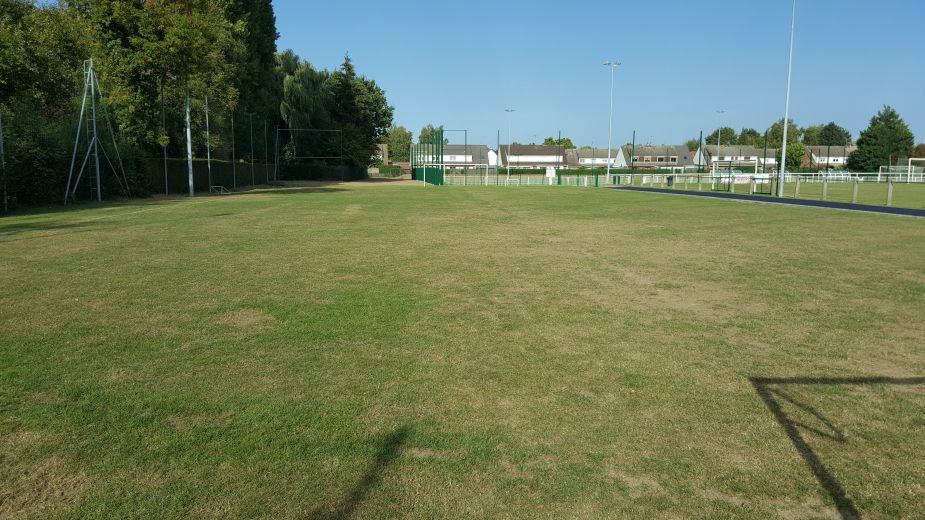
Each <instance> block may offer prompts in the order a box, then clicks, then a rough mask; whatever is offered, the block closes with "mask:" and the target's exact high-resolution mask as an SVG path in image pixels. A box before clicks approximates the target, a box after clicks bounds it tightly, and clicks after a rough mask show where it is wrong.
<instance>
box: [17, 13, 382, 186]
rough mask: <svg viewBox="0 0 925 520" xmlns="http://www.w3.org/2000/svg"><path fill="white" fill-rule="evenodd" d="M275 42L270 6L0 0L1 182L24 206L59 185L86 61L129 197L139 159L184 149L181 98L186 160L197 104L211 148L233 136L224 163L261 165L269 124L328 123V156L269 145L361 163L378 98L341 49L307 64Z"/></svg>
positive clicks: (195, 137) (308, 148)
mask: <svg viewBox="0 0 925 520" xmlns="http://www.w3.org/2000/svg"><path fill="white" fill-rule="evenodd" d="M277 38H278V34H277V31H276V18H275V14H274V12H273V6H272V3H271V0H146V1H144V2H125V1H118V0H70V1H67V2H65V1H60V2H57V3H44V4H35V3H33V2H32V1H30V0H5V1H2V2H0V118H2V125H3V126H2V128H3V132H4V135H5V144H6V146H5V149H6V150H5V151H6V154H5V159H6V160H5V165H6V166H5V167H4V168H3V170H2V172H0V173H2V175H3V179H2V181H3V184H4V185H5V186H6V189H7V191H8V192H9V194H10V195H11V196H13V197H16V198H18V199H19V200H20V201H22V202H26V203H32V202H43V201H48V200H57V199H58V198H59V197H60V195H61V193H63V189H64V179H65V177H66V175H67V170H68V167H69V162H70V159H71V152H72V151H71V147H72V146H73V142H74V136H75V132H76V128H77V119H78V117H77V116H78V114H79V112H80V102H81V97H82V94H83V81H84V78H83V72H82V63H83V62H84V60H87V59H89V58H92V59H93V60H94V64H95V66H96V70H97V73H98V75H99V78H100V83H101V87H102V89H103V94H104V96H103V103H104V106H103V107H101V110H103V111H105V113H106V114H107V116H108V117H109V119H110V120H111V121H112V123H113V129H114V132H113V133H115V134H116V135H115V138H116V141H117V143H118V146H119V149H120V152H121V155H122V157H123V159H125V160H126V170H127V172H126V173H127V174H128V177H129V180H130V184H132V187H133V190H132V191H133V192H134V193H136V194H137V193H145V192H146V191H152V189H153V187H152V186H147V184H149V181H148V178H149V176H146V175H144V164H145V159H148V158H152V157H161V156H169V157H183V156H185V153H186V142H185V129H184V126H185V120H184V108H185V103H186V100H187V96H188V98H189V100H190V104H191V127H192V132H191V134H192V135H191V137H192V146H193V150H194V154H195V155H196V156H197V157H205V155H206V135H205V108H206V107H205V104H206V103H208V111H209V118H210V124H211V132H210V136H209V143H210V151H211V152H212V153H213V156H216V155H217V156H219V157H223V158H224V157H228V154H229V151H230V149H231V143H232V142H236V143H237V144H238V146H237V155H236V157H237V158H238V159H243V160H262V159H263V156H264V155H265V154H266V152H265V151H266V150H267V148H270V149H273V148H275V146H276V145H277V143H276V142H275V132H273V131H272V129H273V128H275V127H277V126H278V127H281V128H284V129H285V128H303V129H334V130H337V131H338V132H339V138H338V140H337V141H338V142H337V146H336V148H337V149H336V152H334V151H332V150H330V149H329V148H331V147H332V146H333V145H331V143H330V142H328V141H330V140H327V141H325V140H321V139H319V138H317V137H312V134H311V133H308V132H304V133H299V134H297V133H294V132H290V133H285V132H284V133H283V134H282V135H284V136H285V140H284V139H283V138H281V139H280V142H279V143H278V144H279V147H280V148H281V153H282V154H283V157H288V158H289V160H295V158H296V157H301V156H325V157H331V156H334V155H336V156H337V160H336V162H338V163H343V164H348V165H354V166H364V167H365V166H366V165H368V164H369V163H370V161H371V160H372V157H373V156H374V154H375V153H376V145H377V143H378V141H379V140H380V139H381V136H382V135H384V134H385V131H386V130H387V129H388V127H389V126H390V125H391V123H392V114H393V109H392V107H390V106H389V105H388V102H387V100H386V96H385V92H384V91H383V90H382V89H381V88H380V87H379V86H378V85H377V84H376V83H375V81H374V80H371V79H368V78H365V77H363V76H362V75H359V74H358V73H357V72H356V70H355V68H354V65H353V63H352V61H351V59H350V57H349V56H345V58H344V62H343V64H342V65H341V66H340V67H339V68H338V69H337V70H334V71H326V70H318V69H316V68H315V67H313V66H312V65H311V64H310V63H309V62H308V61H307V60H305V59H303V58H300V57H299V56H297V55H296V54H295V53H293V52H292V51H286V52H282V53H278V52H277V47H276V40H277ZM254 141H256V143H255V144H252V143H254ZM258 150H259V152H258ZM327 161H329V162H330V161H331V160H330V159H328V160H327Z"/></svg>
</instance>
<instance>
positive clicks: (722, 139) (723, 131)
mask: <svg viewBox="0 0 925 520" xmlns="http://www.w3.org/2000/svg"><path fill="white" fill-rule="evenodd" d="M737 138H738V132H736V131H735V129H734V128H732V127H729V126H724V127H722V128H718V129H716V130H713V133H712V134H710V135H708V136H706V137H705V138H704V140H703V143H704V144H705V145H706V144H711V145H716V143H717V141H719V143H720V144H731V143H735V142H736V139H737Z"/></svg>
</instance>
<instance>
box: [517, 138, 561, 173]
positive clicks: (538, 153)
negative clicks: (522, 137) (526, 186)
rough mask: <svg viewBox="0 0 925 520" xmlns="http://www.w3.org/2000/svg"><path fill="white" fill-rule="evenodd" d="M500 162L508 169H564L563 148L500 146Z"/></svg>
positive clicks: (532, 145) (535, 145)
mask: <svg viewBox="0 0 925 520" xmlns="http://www.w3.org/2000/svg"><path fill="white" fill-rule="evenodd" d="M501 162H502V164H503V165H504V166H505V167H510V168H547V167H553V168H565V167H566V163H565V148H564V147H562V146H554V145H553V146H549V145H538V144H511V145H501Z"/></svg>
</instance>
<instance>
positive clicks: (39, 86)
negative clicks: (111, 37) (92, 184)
mask: <svg viewBox="0 0 925 520" xmlns="http://www.w3.org/2000/svg"><path fill="white" fill-rule="evenodd" d="M88 33H89V28H88V27H87V26H86V25H85V24H84V23H83V22H82V21H81V20H80V19H79V18H78V17H77V16H76V15H75V13H73V12H72V11H70V10H68V9H67V8H66V7H65V6H61V5H48V6H44V7H42V8H38V7H36V6H34V5H33V4H32V2H26V1H21V0H15V1H3V2H0V115H2V117H3V133H4V141H5V142H4V145H5V146H4V148H5V152H6V154H5V155H6V160H5V162H6V167H5V168H4V172H3V176H4V181H5V183H6V187H7V190H8V193H9V195H10V196H13V197H16V198H17V199H18V200H20V201H22V202H25V203H34V202H45V201H49V200H60V196H61V193H62V192H63V186H64V179H65V176H66V175H67V168H68V165H69V162H70V157H71V150H70V147H71V146H73V142H72V139H73V138H74V126H73V125H74V123H75V120H76V114H77V111H78V110H79V109H80V105H79V104H77V103H79V99H77V96H76V94H77V92H78V91H79V90H80V86H81V84H82V80H83V78H82V73H81V69H80V64H81V62H82V61H83V60H85V59H86V58H87V57H88V56H90V55H91V54H92V53H93V52H94V51H95V46H94V45H93V42H92V39H91V38H89V37H88Z"/></svg>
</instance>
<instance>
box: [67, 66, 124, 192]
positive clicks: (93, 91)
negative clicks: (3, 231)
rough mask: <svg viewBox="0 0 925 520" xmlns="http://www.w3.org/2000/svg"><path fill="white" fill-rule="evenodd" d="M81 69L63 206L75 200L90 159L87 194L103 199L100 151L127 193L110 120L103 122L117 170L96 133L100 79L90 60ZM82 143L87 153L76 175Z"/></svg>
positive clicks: (100, 96)
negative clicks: (80, 97)
mask: <svg viewBox="0 0 925 520" xmlns="http://www.w3.org/2000/svg"><path fill="white" fill-rule="evenodd" d="M83 70H84V93H83V101H82V102H81V105H80V119H79V121H78V123H77V135H76V137H74V152H73V154H72V155H71V167H70V170H69V171H68V174H67V187H66V188H65V191H64V203H65V204H67V202H68V200H69V199H74V197H75V195H76V193H77V186H78V185H79V184H80V180H81V178H82V177H83V173H84V170H85V169H87V162H88V161H89V159H90V157H91V156H92V157H93V167H92V172H91V173H90V174H89V175H90V176H91V178H90V194H91V197H92V198H95V199H96V200H97V201H101V200H103V191H102V181H101V179H100V153H101V152H102V155H103V157H104V158H105V159H106V162H107V163H108V164H109V166H110V167H111V168H112V170H113V171H114V172H115V177H116V180H117V181H118V183H119V186H120V187H121V188H122V191H123V192H125V193H126V194H127V193H128V192H129V188H128V179H126V177H125V168H123V167H122V157H121V156H120V155H119V148H118V146H117V145H116V136H115V133H114V132H113V131H112V123H111V121H110V120H109V117H106V123H107V125H108V127H109V135H110V137H111V138H112V146H113V150H114V151H115V155H116V160H117V163H118V165H119V168H118V169H117V168H116V167H115V165H113V163H112V160H111V159H110V158H109V155H108V154H107V153H106V148H105V147H103V144H102V142H100V138H99V132H98V131H97V125H96V123H97V117H96V101H97V99H100V100H102V89H101V88H100V83H99V80H98V79H97V77H96V68H95V67H94V65H93V60H92V59H90V60H87V61H85V62H84V64H83ZM88 102H89V107H88ZM103 110H104V114H105V108H103ZM84 125H86V127H84ZM84 130H85V131H86V137H85V139H82V137H81V132H82V131H84ZM81 143H84V144H85V146H86V152H85V153H84V158H83V161H81V163H80V169H79V170H78V171H77V175H76V176H75V175H74V167H75V166H76V165H77V151H78V149H80V148H81ZM120 174H121V177H120Z"/></svg>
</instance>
